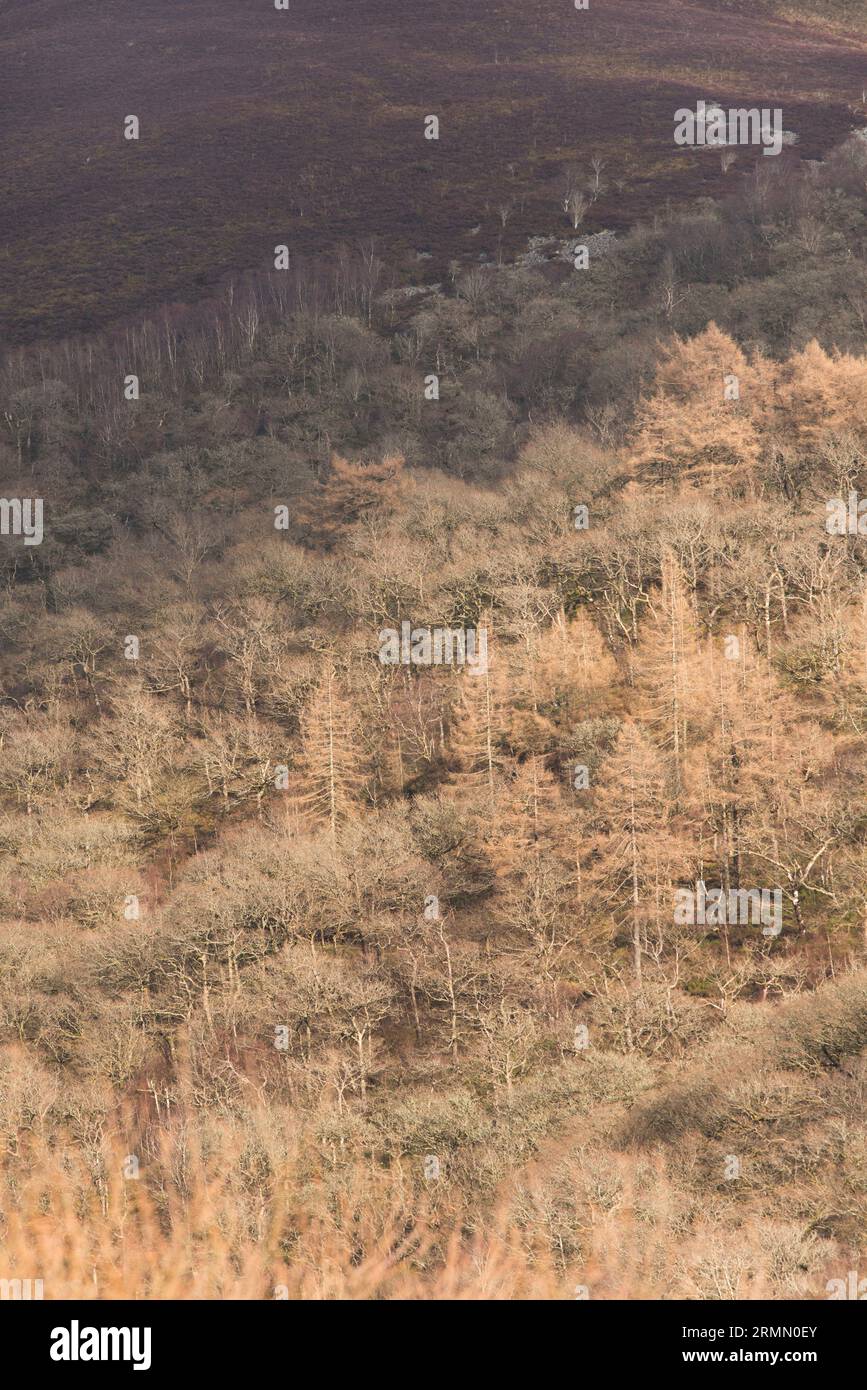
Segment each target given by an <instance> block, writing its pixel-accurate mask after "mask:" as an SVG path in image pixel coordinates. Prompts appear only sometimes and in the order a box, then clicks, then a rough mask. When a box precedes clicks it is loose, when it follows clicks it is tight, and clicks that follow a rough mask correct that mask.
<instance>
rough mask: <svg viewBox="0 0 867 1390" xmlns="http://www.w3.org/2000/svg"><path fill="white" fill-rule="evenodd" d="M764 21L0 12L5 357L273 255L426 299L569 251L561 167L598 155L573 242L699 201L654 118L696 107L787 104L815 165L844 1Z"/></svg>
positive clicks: (736, 17) (49, 3) (713, 171)
mask: <svg viewBox="0 0 867 1390" xmlns="http://www.w3.org/2000/svg"><path fill="white" fill-rule="evenodd" d="M772 8H773V7H772V6H771V5H770V4H768V3H762V0H750V3H749V4H743V3H741V0H703V3H694V2H693V0H677V3H672V2H671V0H648V3H643V4H639V3H636V0H593V4H592V6H591V10H590V11H587V12H577V11H575V9H574V8H573V6H572V4H571V0H494V3H491V4H486V5H484V6H478V5H468V4H467V3H466V2H465V0H436V3H435V4H430V5H425V6H420V5H407V4H406V3H405V0H365V2H364V3H355V0H293V4H292V6H291V10H290V11H287V12H282V11H277V10H275V9H274V8H273V5H272V3H271V0H135V3H133V0H116V2H115V3H113V4H112V5H111V6H106V5H105V4H104V3H103V0H77V3H76V4H74V5H68V4H66V3H63V2H62V0H44V3H41V4H39V5H34V4H33V3H31V0H0V21H2V22H0V70H2V72H3V82H2V88H0V119H2V123H3V127H4V129H5V131H6V136H7V140H6V156H5V159H4V190H3V191H4V197H3V199H2V203H0V238H2V242H3V244H4V250H3V252H2V258H0V303H2V324H0V333H2V338H3V339H4V340H5V341H6V342H10V343H16V342H24V341H34V340H38V339H39V338H42V337H45V336H49V335H51V336H57V335H63V334H68V333H70V332H76V331H81V330H87V329H90V328H93V327H95V326H98V325H102V324H105V323H109V322H112V321H117V320H122V319H124V318H128V317H129V316H131V315H132V314H134V313H135V312H136V311H138V310H140V309H141V308H143V307H150V306H153V305H156V304H159V303H162V302H163V301H165V300H167V299H191V298H196V297H200V296H201V295H202V294H203V293H206V292H207V290H208V288H210V287H211V286H213V285H214V284H215V283H216V282H218V281H219V280H220V279H221V278H222V277H223V276H225V275H226V274H229V273H232V272H235V271H238V270H242V269H248V268H249V269H256V268H260V269H267V268H268V266H269V265H270V263H271V258H272V256H273V247H274V245H275V243H276V242H284V241H285V242H286V243H288V244H289V246H290V247H291V248H292V249H293V251H300V252H303V253H305V254H307V255H310V254H314V253H319V252H321V251H323V250H326V251H327V250H328V249H329V248H331V247H334V246H336V245H337V244H339V243H340V242H342V241H348V242H358V241H359V240H360V239H361V238H363V237H368V236H375V237H377V238H378V239H379V240H380V242H381V244H382V245H383V246H384V248H385V249H387V250H388V253H389V259H390V261H391V263H394V264H397V265H398V266H400V262H401V258H403V262H404V264H403V267H402V269H404V270H406V269H408V268H409V267H410V266H411V267H412V270H413V273H414V274H416V275H418V276H424V277H425V278H429V279H431V280H437V279H441V278H442V277H443V275H444V274H445V273H446V271H447V268H448V266H449V264H450V262H452V261H455V260H462V261H468V260H477V259H479V258H480V257H483V256H488V257H491V258H495V257H496V256H498V255H500V254H502V255H503V256H504V257H505V258H509V257H511V256H512V255H513V254H514V253H515V252H516V251H517V250H519V249H522V248H523V247H524V246H525V244H526V239H527V237H528V236H530V235H534V234H552V233H561V234H564V235H565V234H566V233H567V231H568V224H567V223H566V219H565V217H564V214H563V210H562V207H561V203H560V198H559V196H558V195H559V190H560V182H561V177H562V169H563V166H564V164H566V163H568V162H570V161H576V160H577V161H581V162H583V163H584V164H585V166H586V165H587V164H588V163H589V160H590V159H591V158H592V157H593V156H594V155H598V156H600V157H601V158H603V159H604V160H605V165H606V176H605V188H604V192H603V194H602V196H600V197H599V198H598V200H597V201H596V202H595V203H594V205H593V207H592V209H591V212H590V214H589V216H588V218H587V222H586V228H587V230H589V231H593V230H598V229H599V228H602V227H610V228H614V229H617V228H622V227H624V226H626V225H628V224H631V223H632V222H633V221H634V220H635V219H636V217H638V216H642V215H647V214H648V213H649V212H652V211H653V210H654V209H656V208H658V207H660V206H663V205H664V204H665V202H666V200H668V199H672V200H680V199H681V198H683V197H692V196H694V195H696V194H700V193H702V192H706V193H708V194H710V195H714V196H716V195H718V194H719V193H720V192H722V190H723V188H724V186H725V177H726V176H724V175H723V172H722V170H721V168H720V161H719V158H718V156H717V155H716V154H715V153H714V152H712V151H694V150H678V149H676V148H675V147H674V145H673V142H672V116H673V112H674V110H675V109H676V108H677V107H678V106H680V105H681V104H683V103H687V104H692V103H693V102H694V101H696V100H697V99H699V98H702V97H706V96H712V97H715V98H716V99H718V100H721V101H726V102H729V101H730V102H731V103H736V104H741V103H749V104H761V105H781V106H782V107H783V109H784V113H785V124H786V126H787V127H788V128H790V129H793V130H795V131H797V132H798V134H799V135H800V146H799V149H800V152H801V154H802V155H803V157H805V158H811V157H817V156H820V155H822V154H823V153H824V152H825V151H826V150H827V149H828V148H830V147H831V146H832V145H835V144H838V143H839V142H840V140H841V139H842V138H843V137H844V136H845V135H846V133H847V131H848V130H849V129H850V128H851V127H852V126H853V125H855V124H863V119H864V106H863V102H862V97H863V88H864V80H865V72H867V62H865V59H867V37H865V34H864V29H863V22H864V21H863V16H861V17H860V18H859V15H860V10H861V7H860V6H858V7H853V6H852V5H851V4H850V3H849V0H828V3H826V4H823V5H822V6H821V7H819V6H817V5H815V4H813V3H812V0H792V3H791V4H788V5H786V6H785V7H782V6H780V7H779V8H781V9H782V8H785V11H786V13H789V14H791V15H792V16H793V19H792V20H791V22H790V21H786V20H782V19H780V18H779V17H777V16H776V15H775V14H773V13H771V12H770V11H771V9H772ZM820 9H821V13H822V15H823V16H824V21H818V22H817V14H818V12H819V10H820ZM829 20H833V21H836V22H837V23H836V24H835V25H833V26H832V25H831V24H829V23H828V21H829ZM847 26H851V27H847ZM859 27H860V31H861V32H860V37H859V33H858V28H859ZM429 113H430V114H437V115H438V116H439V117H440V120H441V123H442V131H441V139H440V140H439V142H437V143H434V142H433V141H426V140H425V139H424V136H423V119H424V117H425V115H427V114H429ZM129 114H135V115H138V116H139V118H140V121H141V127H142V129H141V139H140V141H139V142H138V143H134V142H131V141H126V140H124V138H123V134H122V130H123V120H124V117H125V116H127V115H129ZM754 158H755V156H754V155H750V156H749V157H748V156H747V155H745V154H742V156H741V158H740V159H739V162H738V164H737V166H736V167H735V169H734V170H732V171H731V172H730V173H729V174H728V176H727V177H728V180H729V182H731V181H733V180H736V179H738V178H742V177H743V176H744V174H745V172H746V171H747V169H748V166H749V165H751V164H752V162H753V160H754ZM501 207H507V208H508V210H509V211H508V214H507V220H506V223H505V226H503V225H502V220H501V215H500V209H501ZM474 229H478V230H474ZM419 253H427V255H428V256H429V257H430V258H429V259H428V258H427V257H425V259H423V260H421V261H418V260H417V257H418V255H419Z"/></svg>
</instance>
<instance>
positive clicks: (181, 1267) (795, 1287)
mask: <svg viewBox="0 0 867 1390" xmlns="http://www.w3.org/2000/svg"><path fill="white" fill-rule="evenodd" d="M608 1157H610V1169H611V1182H610V1184H608V1185H607V1187H606V1188H605V1191H602V1190H601V1189H600V1188H599V1172H600V1171H601V1170H599V1169H598V1168H597V1169H596V1170H595V1172H592V1173H590V1175H589V1176H588V1173H587V1171H586V1169H585V1168H584V1167H583V1166H582V1161H581V1159H580V1157H578V1156H576V1161H575V1163H574V1165H573V1167H572V1169H571V1170H568V1171H567V1176H566V1181H567V1183H569V1184H571V1185H572V1186H573V1187H574V1196H575V1210H576V1213H580V1214H578V1215H576V1218H575V1223H574V1224H575V1232H576V1235H577V1236H578V1244H579V1245H580V1247H581V1249H580V1253H579V1254H577V1255H576V1254H575V1253H574V1252H572V1253H571V1254H570V1255H569V1256H568V1257H567V1256H566V1255H564V1246H563V1242H562V1239H558V1238H556V1237H554V1235H553V1232H554V1223H553V1222H552V1217H551V1200H550V1191H548V1190H547V1188H546V1184H545V1182H543V1181H542V1179H541V1177H536V1176H534V1175H532V1174H531V1175H529V1177H528V1182H527V1185H526V1186H525V1187H521V1186H519V1185H515V1186H514V1187H512V1188H511V1190H510V1191H509V1193H508V1194H507V1196H505V1197H502V1198H501V1199H500V1200H499V1202H498V1204H497V1205H496V1207H495V1208H494V1209H493V1210H491V1211H490V1212H489V1213H488V1214H487V1216H486V1217H485V1218H483V1219H480V1218H478V1217H475V1218H473V1217H471V1216H470V1214H469V1213H467V1212H466V1211H462V1210H461V1209H460V1208H459V1205H458V1202H457V1199H456V1198H454V1197H453V1196H452V1194H449V1193H448V1192H446V1193H443V1194H440V1193H436V1192H434V1193H422V1194H421V1196H420V1197H419V1196H415V1197H413V1194H412V1191H411V1188H410V1185H409V1184H408V1182H407V1179H406V1176H405V1174H402V1173H401V1172H400V1171H396V1170H391V1171H374V1172H371V1171H370V1170H368V1169H365V1168H363V1167H359V1166H358V1165H356V1166H355V1167H353V1168H350V1169H349V1172H348V1176H347V1177H346V1179H345V1182H344V1183H343V1185H342V1187H341V1188H340V1190H339V1191H335V1190H334V1188H333V1187H332V1188H327V1186H326V1184H325V1183H322V1184H313V1185H312V1187H311V1184H310V1183H309V1181H308V1182H307V1183H306V1184H305V1183H304V1182H303V1180H302V1176H301V1170H300V1168H296V1167H295V1166H294V1165H290V1166H289V1167H287V1169H286V1170H285V1171H283V1172H281V1173H279V1174H277V1175H276V1176H275V1180H274V1182H273V1184H272V1195H271V1199H270V1201H269V1202H268V1203H264V1204H261V1205H260V1206H259V1208H258V1209H257V1210H251V1209H250V1208H242V1207H240V1206H239V1204H238V1202H237V1195H236V1192H235V1190H234V1189H233V1187H232V1185H231V1183H230V1180H229V1178H228V1176H227V1172H226V1168H225V1155H224V1156H223V1158H222V1160H221V1162H220V1164H219V1165H218V1164H216V1163H214V1162H213V1161H209V1160H208V1159H207V1158H206V1157H205V1155H204V1154H203V1153H202V1152H201V1150H200V1148H199V1147H198V1146H197V1145H196V1144H195V1143H194V1142H190V1141H189V1138H188V1136H186V1135H185V1136H184V1137H183V1140H182V1141H181V1148H179V1144H178V1139H177V1136H175V1139H174V1140H173V1144H172V1151H171V1152H169V1150H168V1148H166V1151H165V1153H164V1154H163V1158H162V1162H161V1164H160V1165H154V1166H153V1168H152V1170H151V1171H150V1172H149V1173H145V1172H144V1171H143V1172H142V1176H141V1177H140V1178H139V1179H137V1180H133V1179H125V1178H124V1177H123V1176H122V1166H123V1161H124V1156H123V1155H122V1154H121V1153H120V1151H117V1152H106V1153H104V1154H103V1159H104V1160H105V1162H104V1167H103V1169H102V1174H101V1177H100V1180H99V1181H98V1182H96V1183H95V1182H94V1181H93V1172H92V1169H91V1170H89V1169H88V1168H86V1167H85V1165H84V1162H83V1160H82V1158H81V1156H80V1155H78V1154H75V1153H59V1152H57V1151H49V1150H48V1149H47V1148H45V1147H44V1146H42V1145H37V1146H34V1147H32V1148H31V1149H30V1150H29V1151H28V1152H27V1153H26V1154H25V1153H23V1152H22V1153H21V1154H19V1155H17V1156H16V1157H15V1158H14V1159H13V1160H11V1161H9V1162H7V1164H6V1165H5V1169H4V1177H5V1183H4V1186H3V1189H2V1198H0V1277H3V1278H10V1279H12V1278H20V1279H41V1280H42V1281H43V1285H44V1296H45V1298H47V1299H81V1300H90V1299H95V1300H113V1299H145V1300H147V1299H158V1300H195V1299H252V1300H260V1299H266V1300H268V1299H290V1300H321V1299H330V1300H366V1299H399V1300H468V1299H469V1300H564V1299H583V1298H592V1299H628V1300H635V1299H645V1300H659V1299H671V1298H690V1299H756V1298H774V1297H777V1298H779V1297H798V1298H811V1297H813V1298H818V1297H823V1296H824V1294H823V1292H822V1291H823V1290H824V1286H825V1281H826V1279H827V1278H828V1277H831V1275H833V1274H839V1272H840V1269H842V1266H843V1264H844V1263H845V1260H843V1259H842V1257H841V1256H840V1254H839V1252H837V1251H835V1250H834V1249H833V1247H832V1246H831V1245H830V1243H828V1242H823V1241H815V1240H814V1241H808V1242H806V1243H805V1242H804V1241H803V1239H802V1237H801V1235H800V1233H799V1230H798V1228H797V1226H796V1225H794V1224H793V1225H786V1224H785V1223H782V1224H781V1223H779V1222H777V1223H774V1224H771V1225H767V1224H764V1223H760V1222H758V1221H756V1220H752V1219H747V1220H746V1221H740V1220H739V1219H736V1218H734V1217H733V1216H732V1214H731V1212H726V1211H724V1210H721V1211H714V1210H713V1208H712V1206H710V1207H709V1208H708V1211H707V1214H706V1218H705V1219H703V1220H702V1219H700V1220H698V1221H695V1222H693V1223H692V1224H691V1226H690V1228H689V1229H686V1228H685V1227H684V1224H683V1196H682V1194H680V1193H679V1192H677V1191H676V1190H675V1189H674V1188H673V1186H672V1184H671V1182H670V1180H669V1179H668V1178H667V1177H666V1175H665V1173H664V1171H663V1164H662V1162H661V1160H654V1159H651V1160H650V1161H649V1162H648V1161H647V1159H646V1158H645V1159H644V1160H642V1163H641V1165H640V1166H638V1165H637V1163H636V1160H634V1159H630V1158H629V1157H628V1156H624V1155H620V1156H614V1155H610V1156H607V1158H608ZM607 1158H606V1162H607ZM179 1164H180V1168H179ZM157 1169H159V1171H157ZM218 1169H219V1170H221V1171H218ZM591 1183H596V1184H597V1189H598V1190H596V1191H595V1193H594V1195H593V1196H592V1198H591V1199H590V1200H588V1186H589V1184H591Z"/></svg>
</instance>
